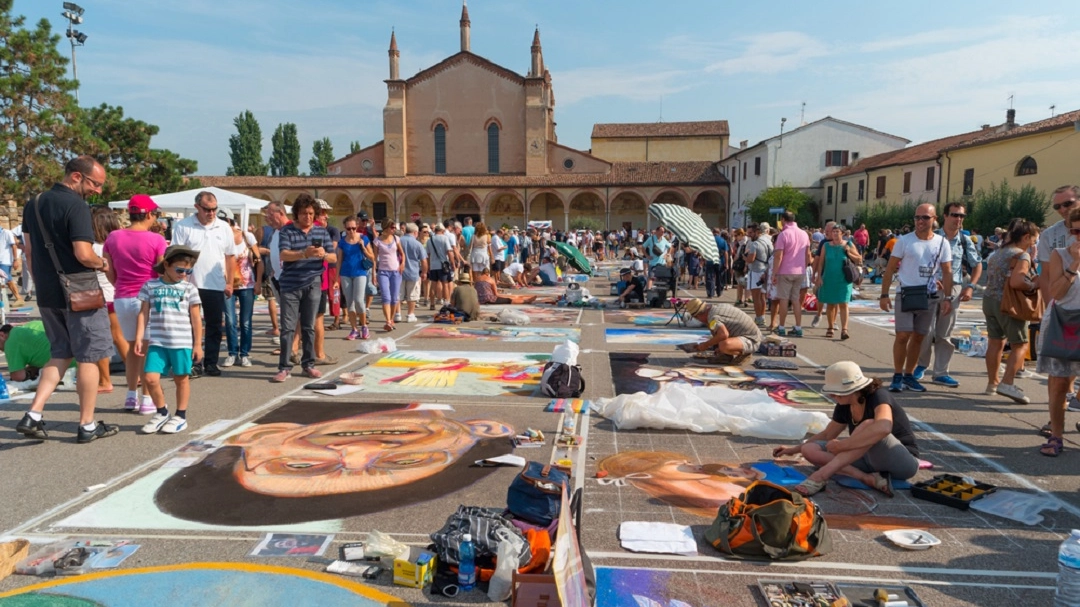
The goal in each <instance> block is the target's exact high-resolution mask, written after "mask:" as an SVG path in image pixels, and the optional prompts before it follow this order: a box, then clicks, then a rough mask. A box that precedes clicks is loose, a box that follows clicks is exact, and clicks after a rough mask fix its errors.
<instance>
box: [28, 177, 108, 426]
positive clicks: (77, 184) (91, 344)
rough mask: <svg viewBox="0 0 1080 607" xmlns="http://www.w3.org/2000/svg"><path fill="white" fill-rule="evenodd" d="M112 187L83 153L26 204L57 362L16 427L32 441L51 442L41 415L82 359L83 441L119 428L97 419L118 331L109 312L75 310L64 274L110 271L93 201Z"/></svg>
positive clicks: (31, 252)
mask: <svg viewBox="0 0 1080 607" xmlns="http://www.w3.org/2000/svg"><path fill="white" fill-rule="evenodd" d="M104 185H105V168H104V167H102V166H101V164H99V163H98V162H97V161H96V160H94V159H93V158H91V157H90V156H79V157H77V158H74V159H72V160H71V161H69V162H68V163H67V165H65V166H64V180H63V181H62V182H60V183H58V184H56V185H54V186H53V187H52V189H50V190H48V191H46V192H42V193H41V194H40V195H38V196H37V197H35V198H34V199H32V200H31V201H30V202H28V203H27V204H26V208H25V209H24V211H23V213H24V216H23V230H24V234H25V236H26V265H27V266H28V270H29V271H30V272H31V273H32V274H33V277H34V282H35V283H36V284H37V285H38V307H39V309H40V311H41V320H42V323H44V325H45V334H46V335H47V336H48V337H49V344H50V354H51V356H52V358H51V359H50V360H49V362H48V364H46V365H45V367H44V368H42V369H41V374H40V376H39V377H40V381H39V383H38V389H37V393H36V394H35V395H34V401H33V403H32V404H31V405H30V411H28V412H27V413H26V415H24V416H23V418H22V421H20V422H19V424H18V425H17V426H15V430H17V431H18V432H19V433H21V434H23V435H24V436H26V437H27V438H38V439H43V438H48V436H49V434H48V432H46V431H45V422H44V421H42V415H41V412H42V411H44V410H45V401H46V400H48V398H49V397H50V396H52V393H53V392H54V391H55V390H56V386H57V385H58V384H59V383H60V380H61V378H62V377H63V375H64V371H66V370H67V368H68V366H69V365H70V364H71V360H72V359H75V361H76V362H77V363H78V367H77V371H76V373H77V374H78V384H77V386H78V393H79V434H78V441H79V442H80V443H88V442H90V441H93V440H96V439H98V438H104V437H106V436H112V435H114V434H116V433H117V432H119V431H120V428H119V426H116V425H112V424H105V423H103V422H95V421H94V408H95V407H96V406H97V385H98V366H97V363H98V361H100V360H101V359H103V358H108V357H109V356H111V355H112V350H113V345H112V334H111V333H110V329H109V315H108V312H107V311H106V310H105V308H99V309H97V310H88V311H85V312H72V311H71V310H69V309H68V304H67V300H66V298H65V296H64V292H63V290H62V289H61V287H60V276H59V275H58V274H57V272H58V271H59V272H63V273H65V274H80V273H84V272H94V271H97V270H100V271H105V270H106V269H107V266H108V264H107V262H106V261H105V259H103V258H102V257H100V256H99V255H98V254H97V253H94V249H93V243H94V226H93V222H92V220H91V219H90V207H89V206H87V204H86V200H85V198H86V197H87V196H90V195H94V194H100V193H101V188H102V186H104ZM45 234H47V235H48V237H49V240H50V241H51V243H52V250H53V252H55V254H56V255H55V256H56V260H57V262H59V266H60V267H59V268H57V267H56V266H57V264H56V263H54V261H53V255H50V254H49V249H48V248H47V247H46V243H45Z"/></svg>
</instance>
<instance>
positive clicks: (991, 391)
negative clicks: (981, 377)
mask: <svg viewBox="0 0 1080 607" xmlns="http://www.w3.org/2000/svg"><path fill="white" fill-rule="evenodd" d="M997 387H998V385H997V384H990V383H988V384H986V389H985V390H983V394H986V395H989V396H993V395H995V394H997Z"/></svg>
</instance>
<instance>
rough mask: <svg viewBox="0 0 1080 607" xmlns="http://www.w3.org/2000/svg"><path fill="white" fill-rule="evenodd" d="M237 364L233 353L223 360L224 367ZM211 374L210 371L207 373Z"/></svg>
mask: <svg viewBox="0 0 1080 607" xmlns="http://www.w3.org/2000/svg"><path fill="white" fill-rule="evenodd" d="M235 364H236V357H235V356H233V355H232V354H230V355H228V356H226V357H225V360H223V361H221V366H222V367H231V366H233V365H235ZM207 375H209V373H208V374H207Z"/></svg>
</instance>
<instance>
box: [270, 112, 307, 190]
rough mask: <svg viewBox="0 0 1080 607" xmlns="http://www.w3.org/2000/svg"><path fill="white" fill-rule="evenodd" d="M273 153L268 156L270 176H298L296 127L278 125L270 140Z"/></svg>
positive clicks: (298, 143)
mask: <svg viewBox="0 0 1080 607" xmlns="http://www.w3.org/2000/svg"><path fill="white" fill-rule="evenodd" d="M271 142H272V143H273V146H274V151H273V153H272V154H270V174H271V175H273V176H274V177H290V176H294V175H299V174H300V139H299V138H298V137H297V136H296V125H295V124H293V123H291V122H286V123H285V124H279V125H278V126H277V129H275V130H274V137H273V138H272V139H271Z"/></svg>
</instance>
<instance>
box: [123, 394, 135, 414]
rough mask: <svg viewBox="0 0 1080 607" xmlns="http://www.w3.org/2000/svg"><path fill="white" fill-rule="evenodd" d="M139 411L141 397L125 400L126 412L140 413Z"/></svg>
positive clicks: (130, 397)
mask: <svg viewBox="0 0 1080 607" xmlns="http://www.w3.org/2000/svg"><path fill="white" fill-rule="evenodd" d="M138 409H139V397H138V395H136V396H129V397H127V398H125V399H124V411H127V412H128V413H136V412H138Z"/></svg>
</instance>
